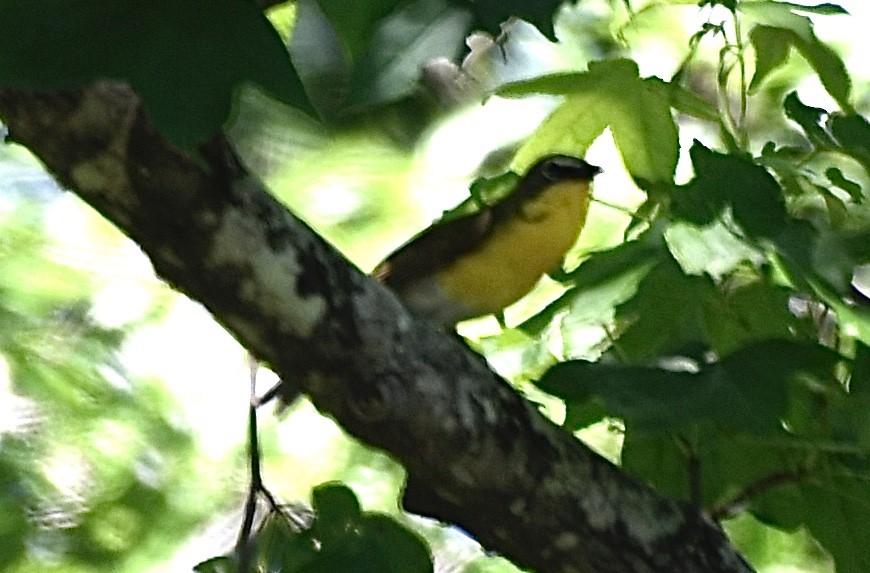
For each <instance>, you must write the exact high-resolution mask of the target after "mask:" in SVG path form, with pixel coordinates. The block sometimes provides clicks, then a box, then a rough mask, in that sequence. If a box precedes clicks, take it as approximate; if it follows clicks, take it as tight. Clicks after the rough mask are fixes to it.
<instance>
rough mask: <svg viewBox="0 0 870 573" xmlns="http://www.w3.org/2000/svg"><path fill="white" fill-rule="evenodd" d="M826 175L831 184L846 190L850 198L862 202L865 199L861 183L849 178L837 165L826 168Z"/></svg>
mask: <svg viewBox="0 0 870 573" xmlns="http://www.w3.org/2000/svg"><path fill="white" fill-rule="evenodd" d="M825 177H827V178H828V181H830V182H831V185H834V186H835V187H839V188H840V189H842V190H843V191H845V192H846V193H847V194H848V195H849V199H851V200H852V201H853V202H855V203H862V202H863V201H864V195H863V194H862V193H861V185H859V184H858V183H856V182H855V181H852V180H851V179H848V178H847V177H846V176H845V175H843V172H842V171H840V169H838V168H837V167H828V168H827V169H825Z"/></svg>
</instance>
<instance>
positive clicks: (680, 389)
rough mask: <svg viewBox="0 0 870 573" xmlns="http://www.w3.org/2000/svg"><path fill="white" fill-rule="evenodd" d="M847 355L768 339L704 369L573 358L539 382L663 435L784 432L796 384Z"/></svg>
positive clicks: (829, 371) (823, 373) (630, 425)
mask: <svg viewBox="0 0 870 573" xmlns="http://www.w3.org/2000/svg"><path fill="white" fill-rule="evenodd" d="M841 360H842V359H841V357H840V356H839V355H837V354H836V353H834V352H832V351H830V350H828V349H826V348H823V347H820V346H815V345H810V344H798V343H795V342H790V341H786V340H768V341H762V342H759V343H756V344H752V345H750V346H747V347H745V348H742V349H740V350H738V351H736V352H734V353H732V354H730V355H729V356H727V357H725V358H724V359H722V360H720V361H719V362H716V363H713V364H709V365H704V366H703V367H701V368H700V369H699V371H698V372H683V371H673V370H664V369H660V368H651V367H643V366H621V365H615V364H595V363H591V362H585V361H580V360H574V361H569V362H564V363H561V364H557V365H555V366H553V367H552V368H551V369H550V370H548V371H547V373H546V374H544V376H543V377H542V378H541V379H540V380H539V381H538V382H537V383H536V385H537V386H538V387H539V388H541V389H542V390H544V391H545V392H548V393H550V394H553V395H555V396H558V397H560V398H562V399H564V400H565V401H566V402H568V403H571V404H572V406H573V407H577V406H578V405H579V406H580V407H584V405H590V404H591V405H592V406H595V407H596V418H598V419H600V416H603V415H606V416H609V417H618V418H621V419H623V420H625V424H626V428H627V429H631V430H633V431H641V432H646V433H653V434H656V433H661V432H680V431H687V430H691V429H695V428H704V427H709V426H710V425H713V426H715V427H719V428H724V429H731V430H737V431H742V432H748V433H754V434H760V435H771V436H772V435H780V434H781V433H782V427H781V425H780V424H781V420H782V418H783V417H784V416H785V415H786V412H787V406H788V399H789V390H790V388H789V384H790V383H791V382H794V381H796V380H798V379H802V378H806V377H810V378H813V379H816V378H819V379H822V378H825V377H827V378H831V377H832V376H833V369H834V368H835V367H836V365H837V364H839V362H840V361H841ZM675 404H678V405H679V407H678V408H675ZM596 418H590V419H587V420H584V422H585V423H587V424H588V423H592V422H595V421H597V419H596ZM571 429H572V430H574V429H576V428H571Z"/></svg>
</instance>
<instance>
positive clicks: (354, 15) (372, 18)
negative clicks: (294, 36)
mask: <svg viewBox="0 0 870 573" xmlns="http://www.w3.org/2000/svg"><path fill="white" fill-rule="evenodd" d="M404 3H405V2H404V0H368V1H366V2H346V1H344V0H317V4H318V5H319V6H320V9H321V10H322V11H323V14H324V15H326V17H327V18H328V19H329V22H330V23H331V24H332V26H333V28H334V29H335V33H336V35H337V36H338V38H339V39H340V41H341V44H342V45H343V46H344V48H345V49H346V50H347V53H348V55H349V56H350V60H351V62H353V61H356V60H357V58H359V57H360V55H361V54H362V53H363V51H364V49H365V47H366V45H367V44H368V43H369V41H370V40H371V38H372V35H373V34H374V33H375V30H376V29H377V28H378V27H379V26H380V25H381V20H383V19H384V18H385V17H386V16H387V15H388V14H389V13H390V12H392V11H393V10H395V9H396V8H398V7H399V6H400V5H402V4H404ZM300 55H304V54H300ZM312 55H314V54H312Z"/></svg>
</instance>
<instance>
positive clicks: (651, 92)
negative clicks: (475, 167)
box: [498, 59, 679, 183]
mask: <svg viewBox="0 0 870 573" xmlns="http://www.w3.org/2000/svg"><path fill="white" fill-rule="evenodd" d="M664 92H665V91H664V90H663V89H662V82H661V80H659V79H657V78H655V79H641V78H640V77H639V76H638V68H637V64H636V63H635V62H633V61H631V60H627V59H614V60H606V61H600V62H593V63H591V64H590V65H589V71H588V72H585V73H570V74H553V75H549V76H543V77H540V78H536V79H533V80H529V81H526V82H517V83H513V84H508V85H507V86H505V87H503V88H502V89H500V90H499V91H498V95H501V96H505V97H518V96H523V95H528V94H533V93H544V94H553V95H565V96H567V97H566V98H565V101H564V102H563V103H562V105H560V106H559V107H558V108H556V110H555V111H554V112H553V113H552V114H551V115H550V116H549V117H548V118H547V119H546V120H545V121H544V123H543V124H542V125H541V127H540V128H538V130H537V131H536V132H535V134H534V135H532V137H531V138H529V139H528V140H527V141H526V143H525V144H524V145H523V147H521V148H520V150H519V151H518V152H517V156H516V159H515V160H514V163H515V165H516V166H518V167H523V166H526V165H529V164H531V163H532V162H533V161H534V159H535V158H537V157H540V156H541V155H542V154H544V153H552V152H564V153H570V154H574V155H578V154H579V155H582V154H583V153H585V151H586V149H587V148H588V147H589V145H590V144H591V143H592V141H593V140H594V139H595V138H596V137H598V136H599V135H600V134H601V133H602V132H603V131H604V128H605V127H607V126H610V130H611V132H612V133H613V139H614V141H615V142H616V146H617V148H619V151H620V153H621V154H622V157H623V160H624V161H625V164H626V167H627V168H628V171H629V173H631V175H632V176H633V177H635V178H636V179H638V180H639V181H645V182H649V183H655V182H670V181H672V180H673V176H674V170H675V169H676V164H677V156H678V152H679V146H678V141H677V127H676V123H675V122H674V118H673V116H672V115H671V108H670V97H669V96H668V95H666V93H664Z"/></svg>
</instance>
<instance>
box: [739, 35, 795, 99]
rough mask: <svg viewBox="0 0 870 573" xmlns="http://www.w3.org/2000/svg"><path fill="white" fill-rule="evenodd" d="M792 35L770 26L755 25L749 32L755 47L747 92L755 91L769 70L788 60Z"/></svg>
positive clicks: (771, 70) (750, 39)
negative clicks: (753, 68)
mask: <svg viewBox="0 0 870 573" xmlns="http://www.w3.org/2000/svg"><path fill="white" fill-rule="evenodd" d="M791 40H792V35H791V34H790V33H789V32H787V31H785V30H782V29H781V28H774V27H771V26H756V27H754V28H753V29H752V31H751V32H750V33H749V41H750V42H752V47H753V48H754V49H755V74H753V76H752V81H750V82H749V93H755V92H756V91H758V89H759V88H760V87H761V84H762V83H763V82H764V80H765V79H766V78H767V77H768V76H769V75H770V73H771V72H773V71H774V70H776V69H777V68H778V67H780V66H782V65H783V64H784V63H785V62H786V61H788V54H789V50H791V45H792V43H791Z"/></svg>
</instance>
